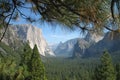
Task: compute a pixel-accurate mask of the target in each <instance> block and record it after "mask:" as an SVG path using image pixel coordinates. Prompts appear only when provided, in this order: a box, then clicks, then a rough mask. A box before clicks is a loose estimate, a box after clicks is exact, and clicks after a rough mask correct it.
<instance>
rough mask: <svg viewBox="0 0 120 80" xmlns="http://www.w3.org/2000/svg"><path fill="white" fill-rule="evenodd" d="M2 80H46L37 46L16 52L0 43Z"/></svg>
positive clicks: (25, 45)
mask: <svg viewBox="0 0 120 80" xmlns="http://www.w3.org/2000/svg"><path fill="white" fill-rule="evenodd" d="M0 49H1V52H0V80H46V76H45V71H44V70H45V68H44V65H43V63H42V61H41V59H40V55H39V52H38V49H37V46H36V45H35V46H34V48H33V50H32V49H31V48H30V46H29V45H28V44H24V48H21V49H20V50H14V51H13V49H12V48H10V47H9V46H6V45H5V44H3V43H0Z"/></svg>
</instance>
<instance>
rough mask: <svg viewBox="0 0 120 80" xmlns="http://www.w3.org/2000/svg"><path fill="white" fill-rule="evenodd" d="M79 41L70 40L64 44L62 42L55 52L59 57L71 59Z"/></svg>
mask: <svg viewBox="0 0 120 80" xmlns="http://www.w3.org/2000/svg"><path fill="white" fill-rule="evenodd" d="M77 40H78V38H75V39H71V40H68V41H66V42H64V43H62V42H60V43H59V44H58V46H57V48H56V49H55V51H54V53H55V55H56V56H59V57H71V56H72V53H73V50H74V45H75V44H76V42H77Z"/></svg>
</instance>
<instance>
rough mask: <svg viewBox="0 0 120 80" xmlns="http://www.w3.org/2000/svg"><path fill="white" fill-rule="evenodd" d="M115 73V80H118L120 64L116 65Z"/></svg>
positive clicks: (119, 78) (119, 77) (119, 79)
mask: <svg viewBox="0 0 120 80" xmlns="http://www.w3.org/2000/svg"><path fill="white" fill-rule="evenodd" d="M116 72H117V75H116V77H117V78H116V80H120V64H117V65H116Z"/></svg>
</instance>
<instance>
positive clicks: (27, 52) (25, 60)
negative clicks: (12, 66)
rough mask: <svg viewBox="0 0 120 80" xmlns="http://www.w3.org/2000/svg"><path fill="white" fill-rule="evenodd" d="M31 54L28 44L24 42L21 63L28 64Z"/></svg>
mask: <svg viewBox="0 0 120 80" xmlns="http://www.w3.org/2000/svg"><path fill="white" fill-rule="evenodd" d="M31 56H32V49H31V48H30V46H29V44H28V43H26V44H25V47H24V52H23V55H22V63H23V64H26V65H28V66H30V60H31Z"/></svg>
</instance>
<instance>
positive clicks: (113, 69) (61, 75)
mask: <svg viewBox="0 0 120 80" xmlns="http://www.w3.org/2000/svg"><path fill="white" fill-rule="evenodd" d="M0 47H2V48H1V52H0V80H120V62H119V61H120V59H119V55H120V54H119V51H118V52H116V53H113V54H109V53H108V51H105V52H103V54H102V55H101V57H99V58H95V57H94V58H93V57H90V58H74V59H73V58H55V57H43V56H41V58H40V56H39V53H38V50H37V46H36V45H35V47H34V49H33V50H32V49H31V48H30V46H29V45H28V44H24V47H23V46H22V48H21V49H19V50H16V51H13V49H11V48H10V47H9V46H6V45H5V44H3V43H1V44H0ZM2 50H3V51H2ZM5 53H6V54H5ZM111 55H112V57H111ZM117 56H118V57H117Z"/></svg>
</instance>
